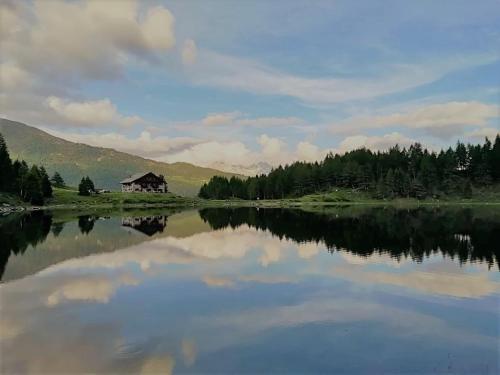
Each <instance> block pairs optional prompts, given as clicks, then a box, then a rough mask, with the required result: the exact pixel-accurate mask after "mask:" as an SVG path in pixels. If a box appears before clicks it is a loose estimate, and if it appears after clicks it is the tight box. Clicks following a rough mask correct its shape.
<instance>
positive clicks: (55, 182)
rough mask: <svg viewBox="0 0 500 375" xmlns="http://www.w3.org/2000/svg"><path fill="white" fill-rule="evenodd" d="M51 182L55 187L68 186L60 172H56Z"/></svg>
mask: <svg viewBox="0 0 500 375" xmlns="http://www.w3.org/2000/svg"><path fill="white" fill-rule="evenodd" d="M50 182H51V183H52V185H53V186H54V187H57V188H63V187H65V186H66V183H65V182H64V180H63V178H62V176H61V175H60V174H59V172H55V173H54V175H53V176H52V178H51V179H50Z"/></svg>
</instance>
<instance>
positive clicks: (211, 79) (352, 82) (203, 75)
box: [191, 50, 494, 104]
mask: <svg viewBox="0 0 500 375" xmlns="http://www.w3.org/2000/svg"><path fill="white" fill-rule="evenodd" d="M199 54H200V55H203V56H202V58H201V60H203V62H204V63H203V65H202V66H200V67H199V68H198V69H193V70H192V71H191V78H192V79H193V81H194V82H195V83H197V84H200V85H207V86H214V87H223V88H228V89H233V90H241V91H246V92H251V93H254V94H265V95H283V96H290V97H293V98H296V99H299V100H300V101H302V102H305V103H308V104H332V103H339V102H345V101H351V100H360V99H369V98H374V97H378V96H382V95H388V94H393V93H397V92H401V91H405V90H409V89H412V88H415V87H418V86H421V85H424V84H428V83H431V82H433V81H435V80H437V79H439V78H441V77H443V76H444V75H446V74H448V73H450V72H453V71H456V70H459V69H463V68H465V67H468V66H473V65H477V64H479V63H484V62H489V61H493V60H494V58H493V57H492V56H478V57H469V58H467V59H460V58H455V59H453V60H448V61H433V62H425V63H421V64H420V65H419V64H414V65H410V64H393V65H392V66H388V67H386V69H385V70H384V71H382V72H380V73H379V74H378V75H377V76H375V77H366V78H334V77H330V78H307V77H301V76H297V75H293V74H289V73H285V72H282V71H279V70H277V69H274V68H272V67H269V66H266V65H264V64H261V63H259V62H256V61H253V60H249V59H243V58H237V57H233V56H228V55H222V54H218V53H214V52H211V51H206V50H205V51H200V52H199Z"/></svg>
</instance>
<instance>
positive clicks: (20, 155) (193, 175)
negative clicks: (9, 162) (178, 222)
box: [0, 119, 234, 196]
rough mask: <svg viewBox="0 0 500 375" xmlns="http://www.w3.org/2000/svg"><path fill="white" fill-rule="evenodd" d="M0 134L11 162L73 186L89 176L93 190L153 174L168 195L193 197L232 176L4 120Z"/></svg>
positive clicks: (0, 127) (1, 121)
mask: <svg viewBox="0 0 500 375" xmlns="http://www.w3.org/2000/svg"><path fill="white" fill-rule="evenodd" d="M0 133H2V134H3V136H4V138H5V141H6V142H7V147H8V149H9V153H10V155H11V158H12V159H23V160H26V162H28V163H29V164H39V165H43V166H44V167H45V168H46V169H47V171H48V173H49V174H50V175H51V174H52V173H54V171H58V172H59V173H60V174H61V175H62V176H63V178H64V179H65V181H66V183H67V184H69V185H73V186H76V185H77V184H78V182H79V181H80V179H81V178H82V176H84V175H88V176H90V178H92V179H93V180H94V182H95V185H96V187H98V188H107V189H112V190H118V189H119V188H120V184H119V182H120V181H121V180H122V179H123V178H125V177H128V176H129V175H131V174H134V173H138V172H144V171H153V172H155V173H160V174H163V175H165V176H166V179H167V182H168V184H169V190H170V191H172V192H174V193H176V194H181V195H188V196H193V195H196V194H197V193H198V190H199V188H200V186H201V185H202V184H203V183H205V182H207V181H208V180H209V179H210V178H211V177H213V176H215V175H219V176H227V177H230V176H232V175H234V174H233V173H227V172H222V171H220V170H217V169H212V168H204V167H198V166H195V165H193V164H189V163H182V162H178V163H172V164H169V163H164V162H158V161H154V160H150V159H145V158H143V157H140V156H136V155H131V154H127V153H125V152H120V151H116V150H114V149H110V148H102V147H94V146H89V145H86V144H82V143H75V142H71V141H67V140H65V139H62V138H58V137H55V136H53V135H50V134H48V133H46V132H44V131H42V130H40V129H37V128H34V127H32V126H28V125H26V124H23V123H20V122H16V121H11V120H7V119H0Z"/></svg>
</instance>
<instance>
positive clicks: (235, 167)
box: [211, 161, 273, 176]
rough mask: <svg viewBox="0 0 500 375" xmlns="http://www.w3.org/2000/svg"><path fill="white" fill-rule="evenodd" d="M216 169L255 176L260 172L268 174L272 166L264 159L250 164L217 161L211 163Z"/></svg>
mask: <svg viewBox="0 0 500 375" xmlns="http://www.w3.org/2000/svg"><path fill="white" fill-rule="evenodd" d="M211 167H214V168H216V169H219V170H221V171H226V172H230V173H235V174H240V175H244V176H255V175H260V174H268V173H269V172H271V170H272V169H273V166H272V165H271V164H269V163H266V162H264V161H260V162H258V163H255V164H250V165H239V164H227V163H224V162H218V163H214V164H212V165H211Z"/></svg>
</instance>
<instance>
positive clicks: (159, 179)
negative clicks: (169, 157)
mask: <svg viewBox="0 0 500 375" xmlns="http://www.w3.org/2000/svg"><path fill="white" fill-rule="evenodd" d="M120 183H121V185H122V192H129V193H133V192H140V193H166V192H167V182H166V181H165V178H164V177H163V176H162V175H159V176H157V175H156V174H154V173H153V172H147V173H138V174H135V175H132V176H130V177H129V178H126V179H124V180H123V181H121V182H120Z"/></svg>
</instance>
